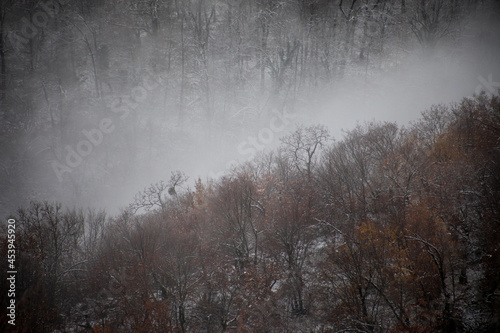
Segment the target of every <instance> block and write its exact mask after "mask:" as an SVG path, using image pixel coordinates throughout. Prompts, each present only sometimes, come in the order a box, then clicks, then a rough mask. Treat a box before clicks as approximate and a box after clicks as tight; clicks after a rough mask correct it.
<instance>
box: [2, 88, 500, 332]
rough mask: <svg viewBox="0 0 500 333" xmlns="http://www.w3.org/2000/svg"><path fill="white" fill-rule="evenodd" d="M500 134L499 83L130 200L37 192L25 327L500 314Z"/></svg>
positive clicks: (322, 134)
mask: <svg viewBox="0 0 500 333" xmlns="http://www.w3.org/2000/svg"><path fill="white" fill-rule="evenodd" d="M499 138H500V97H499V96H492V97H488V96H487V95H485V94H482V95H480V96H476V97H475V98H471V99H464V100H462V101H461V103H459V104H455V105H453V106H449V107H447V106H437V107H433V108H431V109H429V110H428V111H426V112H424V113H423V114H422V117H421V118H420V120H419V121H417V122H415V123H413V124H412V125H410V126H407V127H398V126H397V125H396V124H394V123H365V124H363V125H359V126H358V127H356V128H354V129H352V130H350V131H348V132H346V133H345V135H344V137H343V138H341V139H340V140H337V141H335V140H333V139H332V138H331V137H330V136H329V133H328V131H327V130H326V129H325V128H324V127H323V126H321V125H315V126H310V127H299V128H298V129H296V130H295V131H294V132H292V133H291V134H289V135H288V136H285V137H283V138H282V139H281V144H280V146H279V148H278V149H275V150H274V151H272V152H270V153H266V154H262V155H260V156H258V157H257V158H256V159H255V160H254V161H253V162H249V163H246V164H244V165H241V166H239V167H237V168H235V169H234V170H232V171H231V172H229V173H227V174H226V175H225V176H223V177H222V178H220V179H219V180H216V181H210V182H203V181H201V180H198V181H197V182H196V186H195V188H193V189H189V188H186V187H185V176H184V175H183V174H182V173H181V172H174V173H172V176H171V178H170V180H169V181H165V182H159V183H156V184H153V185H151V186H150V187H149V188H146V189H145V190H144V191H143V192H140V193H139V194H138V195H137V196H136V198H135V200H134V202H133V203H131V205H130V207H129V208H128V209H127V210H125V211H123V213H122V214H120V215H119V216H116V217H107V215H106V213H105V212H98V211H92V210H71V209H69V210H68V209H66V208H64V207H61V205H59V204H55V203H49V202H32V203H31V204H30V205H28V206H26V207H25V208H22V209H20V210H19V211H18V212H17V214H15V215H13V216H12V217H13V218H14V219H15V220H16V224H17V229H16V244H17V247H18V253H19V254H18V257H17V267H18V275H17V286H18V289H17V294H18V295H19V296H18V299H17V302H18V303H17V309H18V311H19V312H18V314H17V318H18V319H17V320H18V321H17V324H16V326H15V328H14V330H11V331H13V332H16V331H17V332H53V331H64V332H89V331H90V332H222V331H229V332H495V331H499V330H500V298H499V297H500V256H499V254H498V251H499V248H498V247H499V240H500V234H499V233H500V142H499ZM6 249H7V246H3V247H2V257H6ZM1 265H2V266H1V267H2V273H4V272H6V271H7V267H5V266H6V260H2V261H1ZM0 284H1V288H0V289H1V290H6V289H7V288H8V281H7V279H6V278H2V279H0ZM6 302H7V301H6V300H5V299H4V298H2V309H5V308H6V306H7V304H6ZM2 311H5V310H2ZM0 320H1V325H2V326H1V327H2V330H3V329H4V328H5V326H6V325H7V324H6V316H5V314H3V315H2V316H1V319H0ZM10 328H12V327H10Z"/></svg>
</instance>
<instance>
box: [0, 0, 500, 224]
mask: <svg viewBox="0 0 500 333" xmlns="http://www.w3.org/2000/svg"><path fill="white" fill-rule="evenodd" d="M0 17H1V21H0V36H1V38H0V41H1V43H0V64H1V66H0V68H1V73H0V79H1V80H0V98H1V101H0V103H1V104H0V112H1V124H0V126H1V131H0V135H1V147H0V149H1V150H0V156H1V169H2V173H1V175H0V184H1V188H2V192H1V198H0V201H1V210H0V211H1V213H2V215H5V214H7V213H8V212H9V210H11V209H13V208H15V207H16V206H17V205H18V204H21V203H27V202H28V201H29V200H30V199H55V200H60V201H62V202H64V203H66V204H70V205H73V204H78V205H80V204H81V205H84V206H85V205H92V206H100V207H106V208H111V207H113V209H114V210H115V211H116V208H117V207H123V206H125V205H126V204H128V202H130V201H131V200H132V198H133V196H134V194H135V193H136V192H137V191H138V190H140V189H142V188H144V187H145V186H147V185H148V184H150V183H154V182H157V181H159V180H162V179H166V178H168V177H169V175H170V172H171V171H173V170H182V171H184V172H185V173H186V174H187V175H189V176H191V178H192V179H194V178H196V177H197V176H201V177H202V178H206V177H216V176H220V175H221V174H222V173H223V171H225V170H227V169H228V165H231V161H233V162H232V164H235V163H234V161H237V162H238V163H241V162H244V161H246V160H248V159H250V158H251V157H253V156H254V155H255V154H256V153H258V152H259V151H261V150H264V148H272V147H273V146H276V144H277V143H278V137H279V136H282V135H284V134H286V133H289V132H290V131H292V130H293V129H294V126H295V124H314V123H322V124H325V125H327V127H328V128H329V129H330V130H331V131H332V134H333V135H334V136H335V137H336V138H339V137H341V131H340V130H341V129H349V128H352V127H354V126H355V124H356V121H358V120H361V121H363V120H372V119H376V120H389V121H398V122H400V123H406V122H407V121H409V120H414V119H416V118H418V115H419V114H420V112H421V111H423V110H425V109H426V108H428V107H429V106H431V105H432V104H434V103H445V102H451V101H456V100H459V99H460V98H461V97H464V96H469V95H471V94H472V93H473V92H474V90H475V89H476V87H477V86H478V85H482V84H483V83H484V82H481V81H480V80H479V79H478V78H479V77H482V78H483V80H484V81H486V86H485V85H483V89H484V90H486V91H488V90H487V89H490V90H491V88H493V89H496V88H498V87H496V88H495V85H494V84H492V83H495V80H498V77H499V76H498V75H499V74H500V73H499V66H498V61H497V59H498V54H499V50H498V48H499V45H500V42H499V40H498V39H499V37H498V35H499V34H498V31H499V29H498V25H499V24H498V23H499V19H498V9H497V2H495V1H445V0H436V1H434V0H433V1H404V0H403V1H399V0H398V1H396V0H395V1H372V0H363V1H360V0H358V1H356V0H351V1H321V0H304V1H299V0H289V1H288V0H285V1H277V0H266V1H210V0H204V1H201V0H200V1H168V0H161V1H160V0H158V1H72V0H64V1H55V0H46V1H41V2H39V1H14V0H10V1H7V0H2V1H1V2H0ZM488 75H493V76H492V77H490V78H488ZM488 84H489V86H488ZM286 115H290V116H288V117H287V116H286ZM292 115H293V116H292ZM275 117H278V118H277V119H275V120H274V121H272V119H273V118H275ZM283 118H284V119H283ZM283 120H284V121H283ZM270 126H271V127H270ZM273 126H274V127H273ZM266 128H268V129H271V130H272V134H271V133H270V131H268V130H265V129H266ZM263 129H264V131H262V130H263ZM273 130H274V131H273ZM259 134H260V136H259ZM192 185H193V184H191V186H192Z"/></svg>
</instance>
